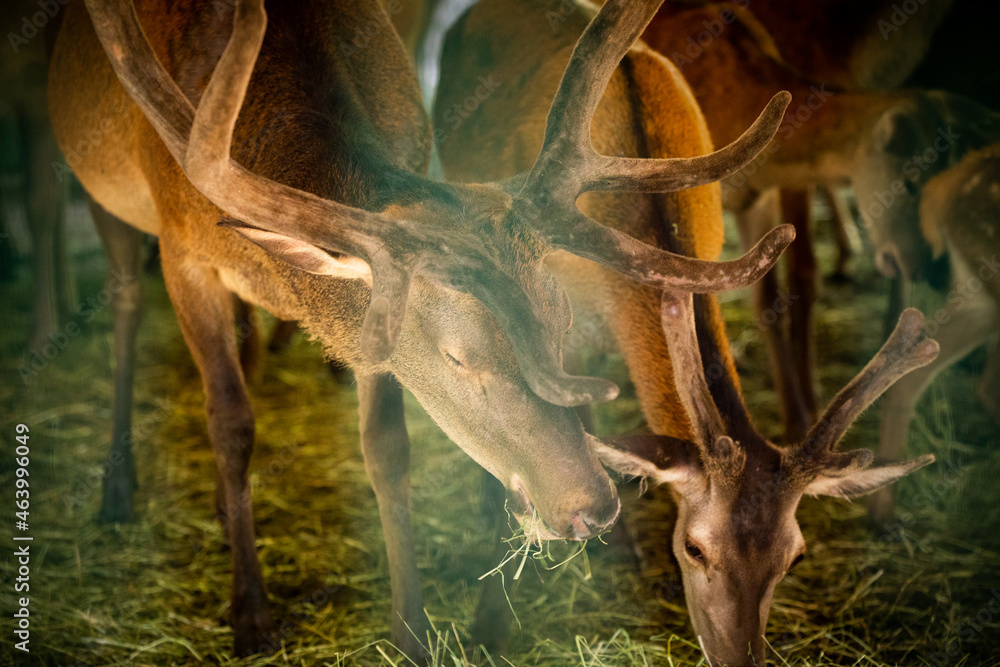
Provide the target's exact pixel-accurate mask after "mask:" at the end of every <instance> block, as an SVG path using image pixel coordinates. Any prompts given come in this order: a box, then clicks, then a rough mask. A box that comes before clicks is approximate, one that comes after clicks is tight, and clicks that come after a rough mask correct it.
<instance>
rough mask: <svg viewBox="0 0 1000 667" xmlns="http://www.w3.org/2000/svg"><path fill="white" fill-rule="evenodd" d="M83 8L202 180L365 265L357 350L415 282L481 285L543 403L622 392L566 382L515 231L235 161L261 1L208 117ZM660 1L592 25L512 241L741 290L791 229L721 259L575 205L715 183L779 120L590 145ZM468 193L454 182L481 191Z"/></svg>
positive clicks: (208, 95) (109, 0) (135, 94)
mask: <svg viewBox="0 0 1000 667" xmlns="http://www.w3.org/2000/svg"><path fill="white" fill-rule="evenodd" d="M86 2H87V8H88V10H89V11H90V14H91V16H92V18H93V22H94V27H95V29H96V32H97V35H98V37H99V39H100V41H101V43H102V45H103V46H104V49H105V51H106V52H107V54H108V57H109V59H110V61H111V64H112V66H113V67H114V69H115V72H116V74H117V75H118V78H119V80H120V81H121V82H122V84H123V85H124V86H125V88H126V90H127V91H128V92H129V94H130V95H131V96H132V98H133V99H134V100H135V101H136V103H137V104H138V105H139V107H140V108H141V109H142V110H143V112H144V113H145V115H146V117H147V118H148V119H149V121H150V122H151V124H152V125H153V127H154V128H155V129H156V131H157V133H158V134H159V136H160V137H161V138H162V140H163V142H164V143H165V144H166V146H167V148H168V150H169V151H170V153H171V154H172V155H173V157H174V158H175V159H176V160H177V162H178V164H180V165H181V167H182V168H183V169H184V172H185V174H186V176H187V177H188V179H189V180H190V181H191V183H192V184H193V185H194V187H195V188H197V189H198V190H199V191H200V192H201V193H202V194H204V195H205V196H206V197H207V198H208V199H209V200H210V201H212V202H213V203H214V204H215V205H216V206H218V207H219V208H220V209H222V210H223V211H224V212H225V213H226V214H228V215H229V216H232V217H233V218H235V219H238V220H239V221H241V223H243V224H245V225H248V226H252V227H257V228H259V229H261V230H265V231H270V232H276V233H282V234H286V235H288V236H294V237H297V238H299V239H302V240H304V241H307V242H309V243H312V244H314V245H316V246H319V247H321V248H325V249H328V250H334V251H339V252H342V253H346V254H349V255H354V256H357V257H360V258H362V259H364V260H365V261H366V262H368V264H369V265H370V267H371V270H372V283H373V284H372V297H371V302H370V305H369V309H368V313H367V315H366V316H365V321H364V325H363V328H362V350H363V351H364V352H365V354H366V355H367V356H368V357H369V358H371V359H372V360H374V361H383V360H385V359H387V358H388V357H389V356H390V355H391V353H392V351H393V349H394V347H395V344H396V341H397V339H398V336H399V332H400V329H401V327H402V323H403V319H404V315H405V310H406V303H407V300H408V295H409V287H410V284H411V283H412V281H413V279H414V278H415V277H416V276H418V275H422V276H425V277H427V278H430V279H432V280H434V281H436V282H438V283H440V284H442V285H445V286H447V287H452V288H455V289H459V290H462V291H465V292H469V293H472V294H473V295H475V296H476V297H478V298H479V299H480V300H481V301H483V302H484V304H485V305H486V306H487V307H488V308H490V310H491V312H493V314H494V315H495V316H496V317H497V319H498V321H499V322H500V323H501V325H502V326H503V327H504V329H505V330H506V332H507V334H508V336H509V337H510V339H511V342H512V344H513V346H514V349H515V352H516V354H517V357H518V361H519V363H520V366H521V369H522V372H523V373H524V376H525V378H526V379H527V380H528V382H529V383H530V384H531V386H532V388H533V389H534V390H535V391H536V393H538V394H539V395H540V396H541V397H543V398H545V399H547V400H550V401H552V402H554V403H558V404H561V405H575V404H580V403H588V402H592V401H596V400H607V399H609V398H613V397H614V396H615V395H616V394H617V387H615V386H614V385H613V384H611V383H609V382H606V381H604V380H600V379H597V378H580V377H571V376H569V375H567V374H566V373H565V372H564V371H563V370H562V367H561V361H560V343H559V337H560V336H561V335H562V332H561V331H553V330H552V329H553V327H552V326H551V324H548V325H547V323H546V321H545V318H544V317H543V316H542V315H541V311H542V310H544V306H543V305H542V304H539V302H538V300H537V299H533V298H532V297H531V294H532V293H536V292H537V291H538V290H539V289H540V288H539V287H538V286H537V285H534V284H532V285H529V286H527V287H526V285H525V284H524V280H531V279H534V278H535V277H537V274H538V271H536V270H527V271H525V270H524V268H525V267H524V265H523V264H522V265H517V264H516V263H513V264H512V260H511V259H510V257H511V256H518V253H517V252H516V251H512V250H511V248H508V247H503V248H499V249H498V248H497V245H498V244H502V243H503V242H504V241H498V240H497V239H496V238H494V237H492V236H491V235H490V234H491V230H490V229H488V228H485V227H484V226H475V228H474V229H465V228H461V227H457V226H456V225H455V224H454V221H453V220H444V221H443V222H440V221H437V220H434V221H431V222H425V221H424V220H421V222H420V224H416V223H415V218H416V217H417V216H418V215H419V213H420V210H419V208H418V206H419V205H417V206H414V207H396V208H397V209H398V210H401V211H402V213H401V214H399V215H394V216H392V217H390V216H388V215H386V214H380V213H375V212H371V211H366V210H363V209H358V208H354V207H351V206H347V205H344V204H341V203H338V202H335V201H331V200H328V199H324V198H322V197H318V196H316V195H313V194H311V193H308V192H304V191H301V190H298V189H295V188H292V187H289V186H286V185H284V184H281V183H277V182H275V181H272V180H269V179H267V178H264V177H261V176H259V175H257V174H254V173H252V172H250V171H248V170H246V169H245V168H243V167H242V166H241V165H239V164H238V163H236V162H235V161H233V160H232V159H231V158H230V156H229V155H230V147H231V142H232V133H233V128H234V127H235V124H236V119H237V116H238V115H239V111H240V108H241V106H242V104H243V100H244V98H245V96H246V90H247V86H248V84H249V80H250V75H251V73H252V71H253V68H254V64H255V62H256V59H257V55H258V53H259V51H260V47H261V44H262V42H263V36H264V32H265V29H266V15H265V13H264V9H263V2H262V0H246V1H245V2H243V1H240V0H237V2H236V15H235V23H234V28H233V35H232V37H231V39H230V41H229V44H228V45H227V47H226V49H225V51H224V53H223V55H222V58H221V59H220V61H219V64H218V66H217V67H216V70H215V72H214V73H213V75H212V78H211V80H210V82H209V85H208V88H207V90H206V91H205V93H204V95H203V96H202V99H201V102H200V104H199V106H198V109H197V111H195V110H194V109H193V108H192V106H191V104H190V102H189V101H188V100H187V98H186V97H185V96H184V94H183V93H182V92H181V90H180V89H179V88H178V86H177V85H176V83H175V82H174V81H173V80H172V79H171V77H170V75H169V74H168V73H167V71H166V70H165V69H164V68H163V66H162V65H161V64H160V63H159V61H158V60H157V58H156V56H155V54H154V53H153V50H152V47H151V46H150V44H149V42H148V40H147V38H146V36H145V34H144V33H143V31H142V28H141V26H140V24H139V21H138V18H137V16H136V14H135V9H134V7H133V4H132V2H131V0H86ZM659 4H660V2H659V1H656V0H646V1H645V2H635V1H630V2H624V1H623V0H612V1H611V2H608V3H607V4H606V5H605V6H604V8H603V9H602V10H601V12H600V14H599V15H598V17H597V18H596V19H595V20H594V22H593V23H592V24H591V26H590V27H588V29H587V31H586V32H585V33H584V35H583V37H582V38H581V40H580V42H579V43H578V45H577V48H576V50H575V51H574V54H573V57H572V59H571V61H570V65H569V67H568V68H567V71H566V74H565V76H564V77H563V82H562V84H561V85H560V89H559V93H558V94H557V96H556V101H555V103H554V104H553V108H552V111H551V112H550V115H549V121H548V127H547V130H546V140H545V147H544V148H543V149H542V153H541V154H540V156H539V160H538V162H537V163H536V165H535V167H534V168H533V169H532V171H531V173H530V174H529V175H528V176H527V178H526V180H523V181H522V182H523V183H524V184H525V185H524V187H523V189H522V192H521V194H520V195H519V196H517V197H515V201H514V202H513V209H512V215H509V216H508V218H507V220H505V223H506V222H509V223H510V226H511V228H512V231H511V232H510V234H509V237H510V239H513V240H514V241H516V240H517V239H519V238H525V237H530V236H534V237H539V236H540V237H541V238H540V239H539V241H541V243H540V244H538V245H539V248H538V250H537V253H536V255H537V256H534V257H532V258H530V259H531V262H533V263H534V264H535V265H536V266H535V267H534V268H537V266H540V264H541V260H542V258H543V257H544V255H545V254H547V253H549V252H551V251H553V250H556V249H564V250H568V251H569V252H572V253H575V254H578V255H580V256H583V257H587V258H590V259H594V260H595V261H598V262H601V263H603V264H605V265H606V266H609V267H611V268H614V269H615V270H618V271H621V272H622V273H624V274H626V275H628V276H630V277H632V278H634V279H636V280H639V281H641V282H644V283H646V284H649V285H654V286H657V287H660V288H672V289H675V290H686V291H694V292H713V291H720V290H724V289H730V288H734V287H739V286H743V285H746V284H749V283H752V282H754V281H755V280H757V279H758V278H759V277H760V276H761V275H763V273H764V272H766V271H767V270H768V269H769V268H770V267H771V266H772V265H773V264H774V262H775V261H777V258H778V255H780V253H781V251H782V250H783V249H784V247H785V246H787V244H788V243H789V242H791V238H792V233H791V231H790V228H787V227H782V228H778V229H776V230H774V231H772V232H771V233H770V234H769V235H767V236H766V237H765V238H764V239H763V240H762V241H761V242H760V243H759V244H758V245H757V246H756V247H755V248H754V249H753V250H751V251H750V252H749V253H747V255H746V256H744V257H743V258H741V259H740V260H737V261H736V262H730V263H713V262H705V261H701V260H696V259H692V258H687V257H682V256H678V255H672V254H671V253H668V252H665V251H663V250H660V249H657V248H653V247H651V246H648V245H645V244H642V243H640V242H638V241H636V240H634V239H631V238H630V237H628V236H626V235H624V234H621V233H620V232H617V231H614V230H610V229H607V228H606V227H603V226H602V225H600V224H599V223H597V222H595V221H593V220H590V219H589V218H586V216H584V215H583V214H582V213H580V212H579V210H578V209H576V206H575V199H576V197H577V195H579V193H580V192H583V191H584V190H587V189H609V188H616V189H617V188H621V189H631V190H641V191H665V190H670V189H679V188H684V187H693V186H695V185H700V184H703V183H709V182H712V181H714V180H717V179H718V178H720V177H721V176H724V175H726V174H728V173H731V172H732V171H735V170H737V169H739V168H741V167H742V166H744V165H745V164H746V163H747V162H748V161H749V160H750V159H752V158H753V157H754V156H755V155H756V154H757V152H759V150H760V149H761V148H763V146H764V145H766V143H767V142H768V141H769V140H770V138H771V137H772V136H773V134H774V132H775V131H776V130H777V127H778V123H779V122H780V119H781V112H782V109H783V108H784V106H786V105H787V94H784V96H781V95H779V96H776V97H775V99H774V100H772V102H771V104H770V105H769V106H768V108H767V110H766V111H765V113H764V114H763V115H762V116H761V118H760V119H758V121H757V122H756V123H755V124H754V125H753V126H752V127H751V129H750V130H748V132H747V133H746V134H744V136H743V137H741V138H740V139H739V140H737V141H736V142H734V144H733V145H731V146H729V147H727V148H726V149H723V150H722V151H718V152H716V153H712V154H711V155H707V156H704V157H699V158H690V159H678V160H638V159H626V158H609V157H604V156H600V155H597V154H596V153H595V152H594V151H593V148H592V147H589V127H590V119H591V117H592V115H593V111H594V109H595V108H596V105H597V101H598V100H599V99H600V96H601V94H602V93H603V90H604V88H605V87H606V85H607V81H608V79H609V78H610V76H611V72H612V71H614V68H615V67H616V66H617V64H618V61H619V60H620V59H621V57H622V56H623V55H624V53H625V52H626V51H627V50H628V48H629V46H630V45H631V44H632V42H633V41H634V40H635V38H636V37H637V36H638V34H639V32H640V31H641V30H642V28H643V27H644V26H645V24H646V22H648V20H649V18H650V17H651V16H652V14H653V13H655V11H656V8H657V7H658V6H659ZM576 96H583V101H584V104H575V103H574V100H575V98H576ZM561 116H565V117H564V118H561ZM573 147H576V148H573ZM581 147H582V148H581ZM584 149H589V152H588V150H584ZM472 187H475V186H455V190H456V192H457V193H459V194H461V193H463V192H467V193H471V194H470V196H472V195H475V192H473V191H472V190H471V189H470V188H472ZM480 187H481V186H480ZM496 189H497V190H502V186H498V187H497V188H496ZM553 202H555V204H554V203H553ZM526 207H527V208H529V209H530V212H531V213H532V215H529V216H526V219H522V218H521V217H520V216H519V215H518V212H521V213H523V212H524V211H525V209H526ZM424 217H426V216H424ZM333 221H336V223H335V224H331V223H332V222H333ZM514 241H511V242H512V243H513V242H514ZM522 259H523V258H522ZM529 268H531V267H529ZM519 278H520V280H519ZM552 289H556V288H552ZM547 301H549V302H557V303H563V302H565V298H564V295H563V296H562V297H560V296H558V295H556V296H554V297H550V298H548V299H547Z"/></svg>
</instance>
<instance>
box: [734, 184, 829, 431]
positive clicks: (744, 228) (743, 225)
mask: <svg viewBox="0 0 1000 667" xmlns="http://www.w3.org/2000/svg"><path fill="white" fill-rule="evenodd" d="M777 206H778V201H777V200H776V198H775V194H774V192H773V191H772V192H770V193H766V194H764V195H762V196H761V197H760V198H758V200H757V201H756V202H755V203H754V204H753V205H752V206H750V207H749V208H747V209H745V210H743V211H741V212H739V213H738V214H737V221H738V222H739V226H740V237H741V242H742V244H743V246H744V247H746V248H749V247H750V246H752V245H753V244H754V243H756V242H757V241H758V240H759V239H760V238H761V237H762V236H763V235H764V232H766V231H767V230H769V229H771V228H772V227H773V226H774V224H775V221H776V220H777V214H778V210H777ZM798 242H799V241H798V240H796V243H798ZM792 245H795V243H793V244H792ZM794 298H797V295H782V294H781V290H780V289H779V281H778V267H777V266H775V267H774V268H772V269H771V270H770V271H768V272H767V273H766V274H765V275H764V277H763V278H761V280H760V281H759V282H758V283H757V286H756V288H755V289H754V305H755V308H756V311H757V328H758V329H760V330H761V331H762V332H763V333H764V338H765V340H766V341H767V347H768V357H769V358H770V360H771V377H772V379H773V381H774V387H775V391H776V392H777V394H778V399H779V401H780V404H781V415H782V420H783V422H784V426H785V439H786V441H788V442H795V441H797V440H799V439H800V438H801V437H802V436H803V435H805V433H806V431H807V430H808V429H809V427H810V426H811V425H812V421H811V420H810V419H809V416H808V415H809V410H808V408H807V405H806V404H805V403H804V402H803V400H802V396H801V392H800V391H798V376H797V374H796V372H795V367H794V363H793V361H792V355H791V346H790V345H789V343H788V338H787V334H786V331H785V326H786V321H787V320H788V310H789V306H790V303H789V302H790V301H792V299H794Z"/></svg>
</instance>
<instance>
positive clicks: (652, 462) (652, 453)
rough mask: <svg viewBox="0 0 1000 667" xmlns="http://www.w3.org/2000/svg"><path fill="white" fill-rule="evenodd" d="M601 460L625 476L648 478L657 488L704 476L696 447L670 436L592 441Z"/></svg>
mask: <svg viewBox="0 0 1000 667" xmlns="http://www.w3.org/2000/svg"><path fill="white" fill-rule="evenodd" d="M589 440H590V443H591V446H592V447H593V448H594V452H595V453H596V454H597V456H598V458H600V459H601V461H602V462H603V463H604V465H606V466H608V467H609V468H611V469H612V470H614V471H616V472H619V473H621V474H623V475H633V476H636V477H646V478H649V479H651V480H653V481H654V482H655V483H656V484H678V483H681V482H685V481H689V480H691V479H693V478H694V477H695V476H697V475H700V474H701V471H700V469H699V468H698V465H697V463H696V461H697V460H698V458H697V454H696V453H695V447H694V445H693V444H692V443H690V442H688V441H686V440H680V439H678V438H671V437H670V436H667V435H626V436H619V437H617V438H605V439H602V440H597V439H596V438H589Z"/></svg>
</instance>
